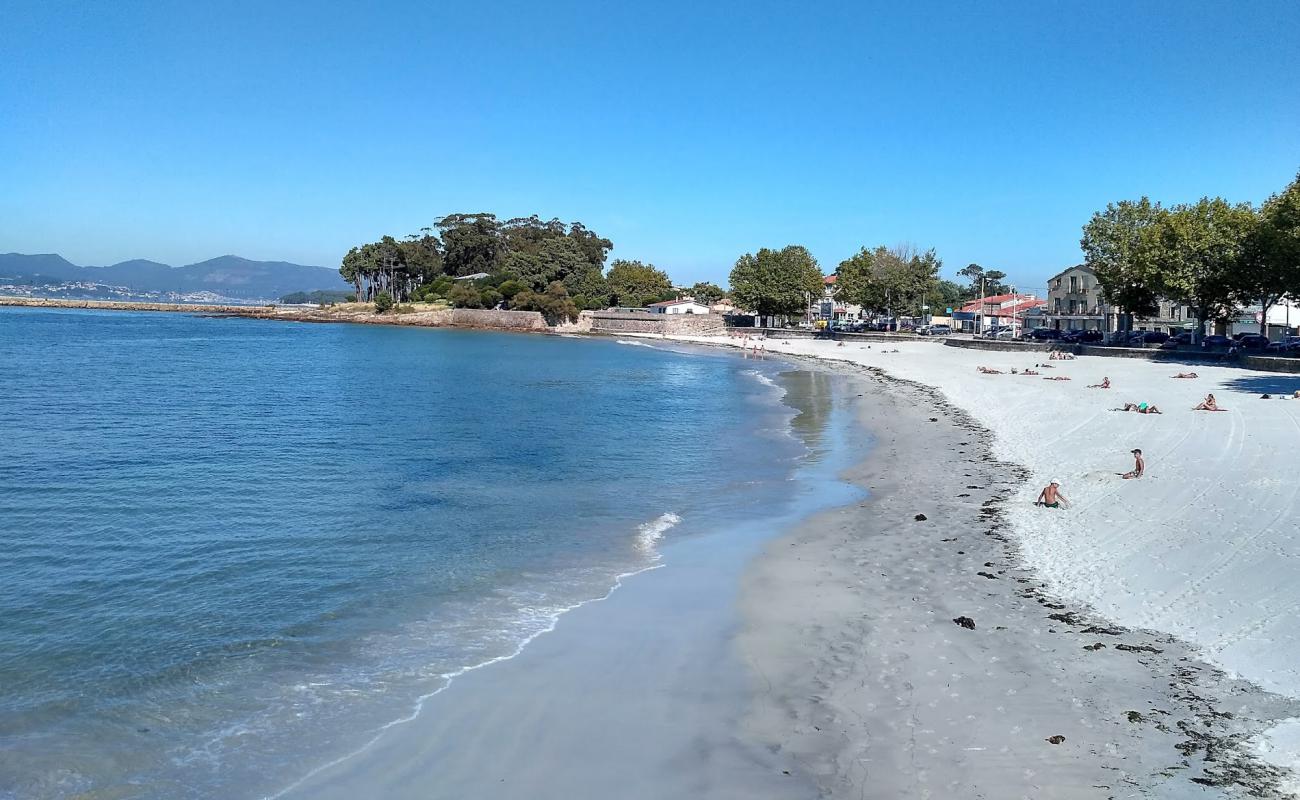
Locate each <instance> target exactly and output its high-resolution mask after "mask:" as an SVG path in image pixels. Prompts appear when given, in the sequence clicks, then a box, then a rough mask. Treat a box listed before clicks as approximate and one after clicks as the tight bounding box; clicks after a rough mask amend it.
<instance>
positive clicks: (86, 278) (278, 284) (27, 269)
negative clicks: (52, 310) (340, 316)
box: [0, 253, 349, 300]
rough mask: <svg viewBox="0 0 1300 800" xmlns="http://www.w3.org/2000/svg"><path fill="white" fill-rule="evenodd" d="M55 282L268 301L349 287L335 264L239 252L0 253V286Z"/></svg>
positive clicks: (135, 290)
mask: <svg viewBox="0 0 1300 800" xmlns="http://www.w3.org/2000/svg"><path fill="white" fill-rule="evenodd" d="M59 283H65V284H66V283H93V284H98V285H101V286H114V287H125V288H127V289H129V290H131V291H132V292H135V293H141V294H158V293H165V294H175V295H182V294H196V293H211V294H213V295H217V296H220V297H228V298H236V299H242V300H274V299H277V298H279V297H281V296H283V295H286V294H290V293H292V292H310V291H313V290H316V289H346V288H347V287H348V286H349V284H347V283H345V282H344V281H343V278H342V277H340V276H339V273H338V270H337V269H330V268H329V267H309V266H304V265H302V264H290V263H288V262H285V261H250V260H248V259H247V258H240V257H239V256H219V257H218V258H212V259H209V260H207V261H200V262H199V263H197V264H187V265H186V266H183V267H172V266H169V265H167V264H159V263H158V262H157V261H145V260H143V259H135V260H133V261H123V262H122V263H120V264H114V265H112V266H111V267H80V266H77V265H76V264H73V263H72V262H70V261H68V260H67V259H66V258H64V257H63V256H60V255H54V254H41V255H24V254H22V253H5V254H0V285H9V286H24V287H49V286H51V285H52V284H59Z"/></svg>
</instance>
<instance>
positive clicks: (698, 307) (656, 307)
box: [646, 299, 709, 314]
mask: <svg viewBox="0 0 1300 800" xmlns="http://www.w3.org/2000/svg"><path fill="white" fill-rule="evenodd" d="M646 309H647V310H649V311H650V313H651V314H707V313H709V307H708V306H706V305H704V304H703V303H697V302H695V301H694V300H690V299H687V300H668V301H665V302H663V303H651V304H650V305H648V306H646Z"/></svg>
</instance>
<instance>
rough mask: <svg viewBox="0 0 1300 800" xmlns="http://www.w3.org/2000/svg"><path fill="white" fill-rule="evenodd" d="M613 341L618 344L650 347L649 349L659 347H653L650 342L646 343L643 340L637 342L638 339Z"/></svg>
mask: <svg viewBox="0 0 1300 800" xmlns="http://www.w3.org/2000/svg"><path fill="white" fill-rule="evenodd" d="M614 341H616V342H618V343H619V344H627V345H631V346H633V347H648V348H650V349H651V350H658V349H659V348H658V347H655V346H654V345H652V344H646V343H645V342H638V341H636V340H635V339H615V340H614Z"/></svg>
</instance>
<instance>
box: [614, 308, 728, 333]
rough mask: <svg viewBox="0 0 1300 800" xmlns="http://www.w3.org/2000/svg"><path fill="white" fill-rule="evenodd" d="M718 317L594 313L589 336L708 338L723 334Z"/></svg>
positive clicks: (715, 315)
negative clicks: (607, 334) (644, 335)
mask: <svg viewBox="0 0 1300 800" xmlns="http://www.w3.org/2000/svg"><path fill="white" fill-rule="evenodd" d="M725 330H726V324H725V322H724V321H723V319H722V315H721V314H638V313H636V312H620V311H594V312H592V314H591V332H592V333H661V334H665V335H669V336H708V335H710V334H715V333H723V332H724V331H725Z"/></svg>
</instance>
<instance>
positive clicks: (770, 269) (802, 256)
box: [615, 245, 822, 317]
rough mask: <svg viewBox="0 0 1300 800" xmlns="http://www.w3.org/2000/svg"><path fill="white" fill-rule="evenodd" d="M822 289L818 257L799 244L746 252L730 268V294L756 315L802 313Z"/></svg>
mask: <svg viewBox="0 0 1300 800" xmlns="http://www.w3.org/2000/svg"><path fill="white" fill-rule="evenodd" d="M615 263H617V262H615ZM821 290H822V273H821V268H820V267H818V265H817V259H815V258H813V257H812V254H811V253H809V252H808V249H807V248H805V247H802V246H800V245H788V246H786V247H784V248H782V249H780V250H769V249H768V248H766V247H765V248H763V249H761V250H759V251H758V253H756V254H750V253H746V254H745V255H743V256H741V257H740V258H738V259H737V260H736V266H735V267H734V268H733V269H732V270H731V296H732V298H734V299H735V301H736V303H737V304H739V305H741V306H743V307H744V308H746V309H749V310H752V311H754V312H755V313H757V314H758V315H759V316H765V317H766V316H783V317H789V316H793V315H796V314H803V313H804V312H806V311H807V310H808V304H809V302H810V301H811V298H812V296H813V295H814V294H817V293H820V292H821Z"/></svg>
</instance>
